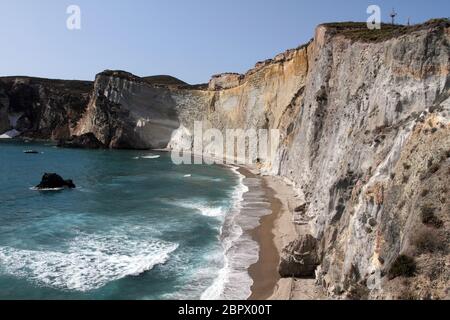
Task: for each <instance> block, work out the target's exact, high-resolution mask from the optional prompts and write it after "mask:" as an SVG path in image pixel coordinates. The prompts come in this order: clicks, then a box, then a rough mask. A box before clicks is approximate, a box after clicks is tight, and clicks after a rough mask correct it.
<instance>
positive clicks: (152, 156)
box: [141, 155, 161, 159]
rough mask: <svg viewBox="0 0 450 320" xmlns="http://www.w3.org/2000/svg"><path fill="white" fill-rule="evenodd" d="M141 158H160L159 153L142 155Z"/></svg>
mask: <svg viewBox="0 0 450 320" xmlns="http://www.w3.org/2000/svg"><path fill="white" fill-rule="evenodd" d="M141 158H142V159H159V158H161V156H160V155H148V156H143V157H141Z"/></svg>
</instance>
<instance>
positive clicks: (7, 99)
mask: <svg viewBox="0 0 450 320" xmlns="http://www.w3.org/2000/svg"><path fill="white" fill-rule="evenodd" d="M91 90H92V82H89V81H65V80H49V79H39V78H29V77H4V78H0V134H2V133H4V132H5V131H8V130H17V131H18V132H20V133H21V136H22V137H28V138H39V139H53V140H58V139H67V138H69V137H70V136H71V134H72V133H73V129H74V127H75V125H76V124H77V122H78V120H79V119H80V117H81V115H82V114H83V112H84V111H85V109H86V106H87V103H88V101H89V95H90V93H91Z"/></svg>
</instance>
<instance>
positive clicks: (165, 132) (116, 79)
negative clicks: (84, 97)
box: [76, 71, 180, 149]
mask: <svg viewBox="0 0 450 320" xmlns="http://www.w3.org/2000/svg"><path fill="white" fill-rule="evenodd" d="M179 125H180V123H179V121H178V115H177V109H176V103H175V101H174V100H173V97H172V96H171V94H170V91H169V89H168V88H165V87H155V86H152V85H150V84H148V83H147V82H145V81H144V80H143V79H141V78H139V77H136V76H134V75H131V74H129V73H126V72H122V71H106V72H104V73H101V74H99V75H97V77H96V80H95V85H94V92H93V94H92V96H91V101H90V102H89V105H88V107H87V111H86V112H85V114H84V116H83V118H82V119H81V120H80V122H79V123H78V126H77V129H76V133H77V134H78V135H82V134H85V133H90V132H91V133H93V134H94V135H95V136H96V138H97V139H98V140H100V141H101V142H102V143H103V144H104V145H106V146H107V147H110V148H130V149H149V148H165V147H166V146H167V144H168V143H169V141H170V138H171V135H172V132H173V131H174V130H176V129H177V128H178V127H179Z"/></svg>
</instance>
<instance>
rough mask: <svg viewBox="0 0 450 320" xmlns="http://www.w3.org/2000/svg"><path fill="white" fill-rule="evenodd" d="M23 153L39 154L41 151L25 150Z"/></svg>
mask: <svg viewBox="0 0 450 320" xmlns="http://www.w3.org/2000/svg"><path fill="white" fill-rule="evenodd" d="M23 153H27V154H38V153H39V151H36V150H25V151H24V152H23Z"/></svg>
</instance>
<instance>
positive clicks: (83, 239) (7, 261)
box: [0, 235, 178, 292]
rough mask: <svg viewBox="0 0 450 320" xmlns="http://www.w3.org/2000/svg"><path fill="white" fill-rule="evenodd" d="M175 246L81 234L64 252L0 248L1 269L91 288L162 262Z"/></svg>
mask: <svg viewBox="0 0 450 320" xmlns="http://www.w3.org/2000/svg"><path fill="white" fill-rule="evenodd" d="M177 247H178V245H177V244H173V243H167V242H162V241H158V240H150V241H138V240H133V239H130V238H128V237H127V236H119V235H116V236H111V235H108V236H102V235H94V236H93V235H80V236H79V237H77V238H76V239H74V240H73V241H71V242H70V243H69V245H68V249H67V250H64V251H30V250H21V249H16V248H10V247H0V272H3V273H6V274H10V275H13V276H16V277H20V278H24V279H27V280H28V281H32V282H35V283H38V284H39V285H44V286H47V287H52V288H58V289H64V290H74V291H81V292H86V291H91V290H95V289H98V288H101V287H103V286H105V285H106V284H108V283H109V282H111V281H115V280H119V279H122V278H125V277H127V276H137V275H140V274H142V273H143V272H146V271H149V270H151V269H152V268H153V267H154V266H156V265H158V264H163V263H165V262H166V261H167V260H168V259H169V255H170V254H171V253H172V252H173V251H175V250H176V249H177Z"/></svg>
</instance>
